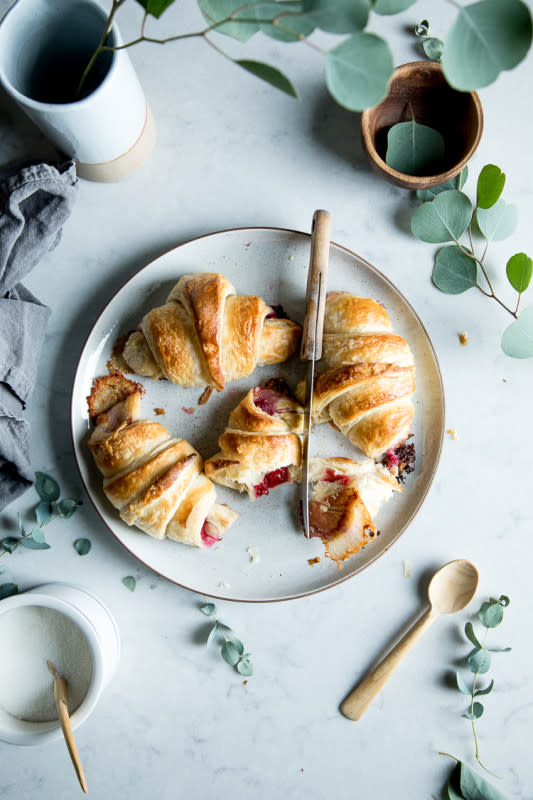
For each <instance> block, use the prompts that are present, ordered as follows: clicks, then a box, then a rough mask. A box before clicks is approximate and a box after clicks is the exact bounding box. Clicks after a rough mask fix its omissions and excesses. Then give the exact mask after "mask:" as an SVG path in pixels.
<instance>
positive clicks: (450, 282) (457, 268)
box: [433, 244, 477, 294]
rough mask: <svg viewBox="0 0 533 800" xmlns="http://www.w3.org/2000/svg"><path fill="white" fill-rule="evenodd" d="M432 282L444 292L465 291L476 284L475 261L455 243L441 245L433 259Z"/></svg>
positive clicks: (458, 292)
mask: <svg viewBox="0 0 533 800" xmlns="http://www.w3.org/2000/svg"><path fill="white" fill-rule="evenodd" d="M433 283H434V284H435V286H436V287H437V289H440V290H441V292H446V294H461V293H462V292H466V291H467V290H468V289H471V288H472V287H473V286H476V283H477V265H476V262H475V261H474V259H473V258H470V256H468V255H466V253H464V252H463V251H462V250H461V249H460V248H459V247H457V245H455V244H453V245H451V246H450V247H443V248H442V250H439V252H438V253H437V258H436V259H435V268H434V270H433Z"/></svg>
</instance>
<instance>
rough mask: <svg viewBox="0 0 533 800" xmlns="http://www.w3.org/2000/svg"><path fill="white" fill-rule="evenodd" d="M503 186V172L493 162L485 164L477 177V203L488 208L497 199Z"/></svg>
mask: <svg viewBox="0 0 533 800" xmlns="http://www.w3.org/2000/svg"><path fill="white" fill-rule="evenodd" d="M504 186H505V174H504V173H503V172H502V171H501V169H500V168H499V167H497V166H496V165H495V164H485V166H484V167H483V169H482V170H481V172H480V173H479V177H478V179H477V189H476V194H477V205H478V207H479V208H490V207H491V206H493V205H494V203H495V202H496V201H497V200H499V198H500V195H501V193H502V192H503V187H504Z"/></svg>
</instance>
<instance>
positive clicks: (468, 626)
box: [465, 622, 482, 650]
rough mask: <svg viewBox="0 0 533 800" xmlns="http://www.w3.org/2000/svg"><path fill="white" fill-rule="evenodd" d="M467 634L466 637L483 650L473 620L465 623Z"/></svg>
mask: <svg viewBox="0 0 533 800" xmlns="http://www.w3.org/2000/svg"><path fill="white" fill-rule="evenodd" d="M465 636H466V638H467V639H468V640H469V641H470V642H472V644H473V645H474V647H478V648H479V649H480V650H481V647H482V644H481V643H480V641H479V639H478V638H477V636H476V634H475V632H474V626H473V625H472V623H471V622H467V623H466V625H465Z"/></svg>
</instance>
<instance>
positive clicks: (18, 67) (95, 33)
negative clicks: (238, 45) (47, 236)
mask: <svg viewBox="0 0 533 800" xmlns="http://www.w3.org/2000/svg"><path fill="white" fill-rule="evenodd" d="M106 19H107V14H106V12H105V10H104V9H103V8H102V7H101V6H100V5H99V4H98V3H97V2H96V0H17V2H16V3H15V5H14V6H12V8H11V9H10V10H9V11H8V12H7V14H6V15H5V17H4V19H3V20H2V22H1V23H0V83H1V84H2V86H3V87H4V89H5V90H6V91H7V92H8V94H10V95H11V96H12V97H13V98H14V100H15V101H16V102H17V103H18V105H19V106H20V107H21V108H22V109H23V111H25V112H26V114H28V116H30V117H31V118H32V119H33V121H34V122H35V123H36V124H37V125H38V126H39V128H41V130H42V131H43V132H44V133H45V134H46V135H47V136H48V138H49V139H51V141H53V142H54V144H55V145H56V146H57V147H59V149H60V150H62V151H63V152H65V153H66V155H68V156H70V157H72V158H75V159H76V161H77V171H78V174H79V175H80V176H81V177H83V178H87V179H89V180H97V181H116V180H120V179H121V178H124V177H126V176H127V175H129V174H130V173H132V172H134V171H135V170H136V169H137V168H138V167H140V166H141V164H142V163H143V162H144V161H145V160H146V158H147V157H148V155H149V154H150V152H151V150H152V148H153V145H154V143H155V123H154V120H153V117H152V113H151V111H150V107H149V106H148V104H147V102H146V99H145V96H144V93H143V90H142V88H141V86H140V84H139V81H138V79H137V76H136V74H135V71H134V69H133V67H132V65H131V62H130V59H129V57H128V55H127V52H126V51H125V50H114V51H112V52H105V53H103V54H101V55H100V56H99V58H98V59H97V61H96V62H95V67H94V70H92V71H91V73H90V76H91V77H90V78H89V81H88V87H90V88H91V89H92V90H91V91H90V92H89V93H88V94H87V96H85V97H82V98H81V99H79V100H77V101H75V102H66V101H68V100H70V99H71V98H72V96H75V92H76V88H77V83H78V81H79V77H80V75H81V74H82V72H83V70H84V67H85V66H86V65H87V64H88V62H89V59H90V57H91V55H92V53H93V52H94V50H95V49H96V46H97V44H98V42H99V41H100V39H101V36H102V34H103V31H104V27H105V23H106ZM108 44H109V45H111V46H118V45H120V44H122V40H121V38H120V34H119V32H118V29H117V27H116V25H113V28H112V30H111V32H110V34H109V38H108ZM69 81H70V83H71V85H70V86H69V85H68V84H69Z"/></svg>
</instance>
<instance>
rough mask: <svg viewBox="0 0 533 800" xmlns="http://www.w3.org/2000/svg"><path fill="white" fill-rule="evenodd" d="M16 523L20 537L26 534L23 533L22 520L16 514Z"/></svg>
mask: <svg viewBox="0 0 533 800" xmlns="http://www.w3.org/2000/svg"><path fill="white" fill-rule="evenodd" d="M17 523H18V529H19V533H20V535H21V536H25V535H26V532H25V531H24V526H23V524H22V519H21V516H20V514H17Z"/></svg>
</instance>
